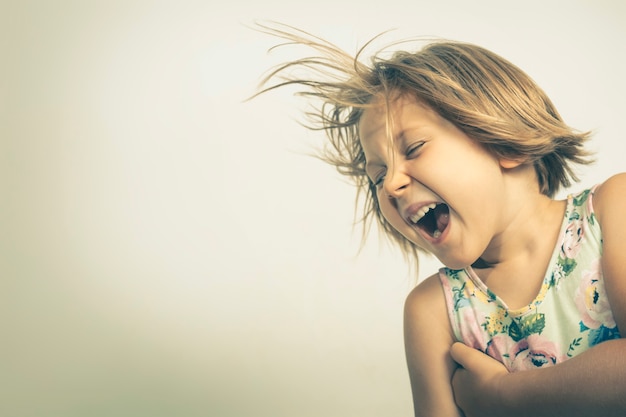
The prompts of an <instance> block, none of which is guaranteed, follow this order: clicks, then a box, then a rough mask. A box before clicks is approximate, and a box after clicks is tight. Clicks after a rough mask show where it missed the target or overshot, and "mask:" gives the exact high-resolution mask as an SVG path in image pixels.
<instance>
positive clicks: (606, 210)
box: [593, 173, 626, 224]
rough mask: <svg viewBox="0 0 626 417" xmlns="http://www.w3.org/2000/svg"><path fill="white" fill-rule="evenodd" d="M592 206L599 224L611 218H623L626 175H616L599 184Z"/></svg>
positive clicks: (625, 199) (625, 197) (625, 203)
mask: <svg viewBox="0 0 626 417" xmlns="http://www.w3.org/2000/svg"><path fill="white" fill-rule="evenodd" d="M593 205H594V211H595V212H596V216H598V220H599V221H600V224H604V221H603V220H606V221H609V222H610V221H612V220H613V217H615V216H619V217H620V218H623V217H624V215H625V214H624V209H626V173H621V174H616V175H614V176H612V177H610V178H609V179H607V180H606V181H604V182H603V183H601V184H599V185H598V187H597V188H596V190H595V192H594V195H593Z"/></svg>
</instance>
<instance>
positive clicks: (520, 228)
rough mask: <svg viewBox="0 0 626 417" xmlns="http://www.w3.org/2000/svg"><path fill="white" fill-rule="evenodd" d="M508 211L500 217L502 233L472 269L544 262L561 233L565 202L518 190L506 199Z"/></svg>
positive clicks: (535, 192) (530, 191) (529, 190)
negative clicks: (507, 200) (501, 218)
mask: <svg viewBox="0 0 626 417" xmlns="http://www.w3.org/2000/svg"><path fill="white" fill-rule="evenodd" d="M508 199H509V204H508V207H509V208H510V210H509V212H508V213H506V214H505V216H504V217H503V224H504V225H503V227H502V231H501V232H500V233H499V234H498V235H496V236H494V237H493V239H492V240H491V242H490V243H489V246H488V247H487V249H486V250H485V252H483V254H482V255H481V257H480V258H479V259H478V260H477V261H476V262H475V263H474V264H473V266H474V267H475V268H483V269H484V268H497V267H498V266H503V265H504V266H505V265H511V266H513V265H517V266H523V265H528V264H529V263H537V261H539V260H544V258H546V257H547V260H546V262H548V261H549V258H550V257H551V255H552V252H553V249H554V247H555V245H556V239H557V237H558V233H559V231H560V227H561V223H562V218H563V213H564V210H565V201H563V200H558V201H557V200H553V199H551V198H549V197H548V196H545V195H543V194H541V193H539V192H538V190H536V189H534V190H531V189H526V192H524V190H520V189H517V190H516V192H514V193H512V194H511V195H510V196H508Z"/></svg>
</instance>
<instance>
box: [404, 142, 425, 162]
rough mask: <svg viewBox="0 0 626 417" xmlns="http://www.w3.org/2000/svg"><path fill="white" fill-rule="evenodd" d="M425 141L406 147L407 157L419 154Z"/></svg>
mask: <svg viewBox="0 0 626 417" xmlns="http://www.w3.org/2000/svg"><path fill="white" fill-rule="evenodd" d="M423 145H424V142H417V143H414V144H412V145H410V146H408V147H407V148H406V152H405V155H406V157H407V158H414V157H416V156H417V152H418V151H419V150H420V149H421V148H422V146H423Z"/></svg>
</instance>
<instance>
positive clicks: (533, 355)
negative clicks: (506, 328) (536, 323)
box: [509, 333, 563, 372]
mask: <svg viewBox="0 0 626 417" xmlns="http://www.w3.org/2000/svg"><path fill="white" fill-rule="evenodd" d="M509 359H510V361H511V364H510V368H509V370H510V371H511V372H517V371H525V370H529V369H535V368H544V367H547V366H552V365H555V364H557V363H559V362H562V361H563V359H562V355H561V353H560V349H559V348H558V346H557V345H556V344H555V343H554V342H552V341H550V340H548V339H545V338H544V337H542V336H540V335H539V334H536V333H535V334H531V335H530V336H528V337H527V338H526V339H523V340H520V341H519V342H518V343H517V344H516V345H515V346H513V348H512V349H511V350H509Z"/></svg>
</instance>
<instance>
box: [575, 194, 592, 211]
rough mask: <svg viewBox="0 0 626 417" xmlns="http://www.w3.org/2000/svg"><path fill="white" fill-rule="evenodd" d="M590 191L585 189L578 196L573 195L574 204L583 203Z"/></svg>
mask: <svg viewBox="0 0 626 417" xmlns="http://www.w3.org/2000/svg"><path fill="white" fill-rule="evenodd" d="M590 192H591V190H585V191H583V192H582V193H581V194H580V195H579V196H578V197H575V198H574V205H575V206H578V207H580V206H582V205H583V204H585V201H587V196H588V195H589V193H590Z"/></svg>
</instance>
